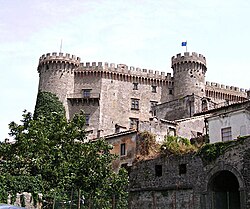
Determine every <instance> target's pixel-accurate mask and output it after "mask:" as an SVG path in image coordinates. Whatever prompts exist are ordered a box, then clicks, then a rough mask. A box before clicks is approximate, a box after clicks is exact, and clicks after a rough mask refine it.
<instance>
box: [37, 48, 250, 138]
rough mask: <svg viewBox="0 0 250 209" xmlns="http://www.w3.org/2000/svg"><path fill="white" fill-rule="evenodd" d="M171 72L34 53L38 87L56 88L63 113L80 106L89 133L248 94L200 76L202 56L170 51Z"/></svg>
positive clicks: (112, 130)
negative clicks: (37, 61)
mask: <svg viewBox="0 0 250 209" xmlns="http://www.w3.org/2000/svg"><path fill="white" fill-rule="evenodd" d="M171 65H172V66H171V67H172V69H173V74H172V75H171V73H167V74H165V72H159V71H153V70H147V69H141V68H135V67H128V66H127V65H125V64H118V65H115V64H113V63H111V64H108V63H102V62H98V63H96V62H92V63H90V62H86V63H83V62H81V59H80V58H79V57H76V56H74V55H70V54H63V53H59V54H57V53H51V54H50V53H48V54H46V55H42V56H41V57H40V59H39V64H38V68H37V70H38V73H39V77H40V78H39V90H41V91H48V92H52V93H54V94H56V95H57V96H58V97H59V99H60V101H61V102H62V103H63V104H64V106H65V109H66V116H67V118H69V119H70V118H71V117H72V116H73V115H74V114H75V113H78V112H79V111H80V110H84V113H85V116H86V123H87V127H86V130H87V132H88V137H89V139H94V138H98V137H102V136H106V135H110V134H113V133H115V132H116V131H117V129H119V128H122V129H123V130H129V129H131V128H137V129H138V127H139V126H140V123H141V122H143V121H150V120H153V119H154V117H156V118H163V119H165V120H176V119H181V118H187V117H191V116H193V115H194V114H196V113H200V112H202V111H206V110H209V109H213V108H216V107H220V106H224V105H228V104H231V103H236V102H241V101H245V100H247V99H249V97H250V94H249V93H250V92H249V91H247V90H245V89H242V88H238V87H233V86H225V85H220V84H218V83H213V82H208V81H205V74H206V71H207V67H206V58H205V57H204V56H203V55H201V54H197V53H195V52H192V53H189V52H185V53H184V55H181V54H177V56H174V57H172V64H171Z"/></svg>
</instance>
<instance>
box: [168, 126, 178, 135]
mask: <svg viewBox="0 0 250 209" xmlns="http://www.w3.org/2000/svg"><path fill="white" fill-rule="evenodd" d="M168 135H169V136H176V130H175V128H172V127H169V129H168Z"/></svg>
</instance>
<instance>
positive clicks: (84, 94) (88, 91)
mask: <svg viewBox="0 0 250 209" xmlns="http://www.w3.org/2000/svg"><path fill="white" fill-rule="evenodd" d="M90 92H91V89H83V97H84V98H86V97H90Z"/></svg>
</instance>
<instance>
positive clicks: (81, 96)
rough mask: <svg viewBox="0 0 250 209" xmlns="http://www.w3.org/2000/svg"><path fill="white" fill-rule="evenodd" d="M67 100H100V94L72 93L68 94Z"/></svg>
mask: <svg viewBox="0 0 250 209" xmlns="http://www.w3.org/2000/svg"><path fill="white" fill-rule="evenodd" d="M67 98H68V99H100V93H87V94H86V93H74V94H68V95H67Z"/></svg>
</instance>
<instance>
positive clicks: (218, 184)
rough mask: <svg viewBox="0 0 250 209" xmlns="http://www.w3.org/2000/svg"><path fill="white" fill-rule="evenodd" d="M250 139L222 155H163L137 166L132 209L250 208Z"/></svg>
mask: <svg viewBox="0 0 250 209" xmlns="http://www.w3.org/2000/svg"><path fill="white" fill-rule="evenodd" d="M249 151H250V137H248V138H245V139H238V140H236V141H233V142H230V144H229V146H227V147H226V148H225V149H224V150H223V152H222V154H221V155H219V156H218V157H217V158H215V159H212V160H211V159H210V160H208V159H207V158H205V157H204V155H199V154H197V153H194V154H186V155H180V156H177V155H164V154H162V155H161V156H159V157H157V158H155V159H151V160H145V161H140V162H137V163H134V165H133V167H132V168H131V172H130V188H129V192H130V201H129V203H130V205H129V208H130V209H144V208H145V209H146V208H147V209H163V208H174V209H183V208H189V209H214V208H216V209H217V208H220V209H221V208H232V209H248V208H250V175H249V173H250V163H249V162H250V154H249V153H250V152H249Z"/></svg>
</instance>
